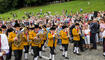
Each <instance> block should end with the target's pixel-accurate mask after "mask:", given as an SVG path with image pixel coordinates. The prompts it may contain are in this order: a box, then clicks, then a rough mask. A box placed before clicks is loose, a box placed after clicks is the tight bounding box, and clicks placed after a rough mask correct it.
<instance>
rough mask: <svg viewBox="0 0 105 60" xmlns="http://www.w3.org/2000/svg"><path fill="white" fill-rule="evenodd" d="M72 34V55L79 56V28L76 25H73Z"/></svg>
mask: <svg viewBox="0 0 105 60" xmlns="http://www.w3.org/2000/svg"><path fill="white" fill-rule="evenodd" d="M72 34H73V41H74V51H73V52H74V54H77V55H80V54H79V42H80V34H81V32H80V28H79V24H78V23H76V24H75V28H73V30H72Z"/></svg>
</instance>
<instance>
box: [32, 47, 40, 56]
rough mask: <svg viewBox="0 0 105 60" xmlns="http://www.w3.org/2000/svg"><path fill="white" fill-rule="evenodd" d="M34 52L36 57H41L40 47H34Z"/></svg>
mask: <svg viewBox="0 0 105 60" xmlns="http://www.w3.org/2000/svg"><path fill="white" fill-rule="evenodd" d="M32 48H33V52H34V57H37V56H39V47H38V46H33V47H32Z"/></svg>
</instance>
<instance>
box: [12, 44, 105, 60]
mask: <svg viewBox="0 0 105 60" xmlns="http://www.w3.org/2000/svg"><path fill="white" fill-rule="evenodd" d="M72 49H73V47H72V44H69V51H68V57H69V60H105V57H103V55H102V53H103V52H102V51H103V48H102V46H98V49H97V50H91V51H90V50H86V51H85V52H80V53H81V54H82V55H81V56H77V55H75V54H73V52H72V51H73V50H72ZM45 50H46V52H43V53H42V55H43V57H44V58H42V59H38V60H48V57H49V52H50V50H49V48H46V49H45ZM12 60H14V56H12ZM22 60H24V54H23V58H22ZM29 60H33V56H31V55H29ZM55 60H66V59H64V58H63V57H62V52H61V51H59V46H57V47H56V55H55Z"/></svg>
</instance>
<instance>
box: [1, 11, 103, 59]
mask: <svg viewBox="0 0 105 60" xmlns="http://www.w3.org/2000/svg"><path fill="white" fill-rule="evenodd" d="M50 13H51V12H48V14H45V15H44V17H40V15H41V14H42V13H39V14H38V15H37V16H30V15H29V14H26V15H27V17H28V18H27V19H25V18H24V19H23V20H15V19H13V20H10V21H0V26H1V28H0V59H1V60H3V56H4V55H5V56H6V60H11V56H12V52H14V57H15V59H14V60H21V59H22V54H23V52H24V59H25V60H28V53H29V48H30V47H31V54H32V56H33V57H34V58H33V59H34V60H38V58H42V52H44V51H45V46H46V45H47V47H49V48H50V53H49V54H50V57H49V60H55V58H54V57H55V56H56V52H55V51H54V50H55V49H56V46H57V45H59V49H60V51H62V56H63V57H64V58H65V59H69V58H68V52H69V51H68V46H69V44H74V46H73V53H74V54H76V55H78V56H79V55H81V54H80V52H84V51H85V50H87V49H88V50H93V49H94V50H97V45H101V46H102V47H103V56H104V57H105V11H95V12H92V13H85V14H79V13H77V14H70V15H66V14H65V13H64V14H63V15H54V16H53V15H51V14H50ZM23 50H24V51H23Z"/></svg>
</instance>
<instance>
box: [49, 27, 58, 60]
mask: <svg viewBox="0 0 105 60" xmlns="http://www.w3.org/2000/svg"><path fill="white" fill-rule="evenodd" d="M55 29H56V28H55V27H54V26H53V27H51V28H50V32H49V33H48V47H50V59H49V60H55V59H54V56H55V55H54V54H55V52H54V49H55V47H56V45H57V39H56V37H57V35H56V32H55Z"/></svg>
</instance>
